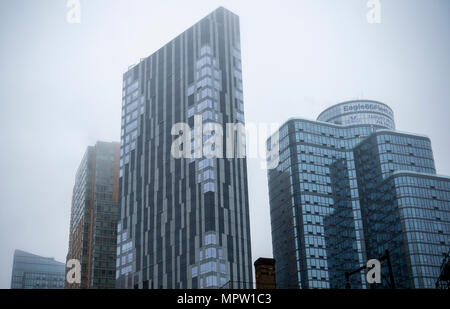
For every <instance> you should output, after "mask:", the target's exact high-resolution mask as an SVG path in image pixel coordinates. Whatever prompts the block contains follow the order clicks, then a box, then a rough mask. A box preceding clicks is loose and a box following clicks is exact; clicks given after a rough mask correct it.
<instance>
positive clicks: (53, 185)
mask: <svg viewBox="0 0 450 309" xmlns="http://www.w3.org/2000/svg"><path fill="white" fill-rule="evenodd" d="M366 4H367V0H339V1H336V0H303V1H301V0H279V1H266V0H226V1H225V0H224V1H216V0H189V1H186V0H177V1H175V0H164V1H162V0H158V1H156V0H89V1H87V0H84V1H83V0H81V24H68V23H67V21H66V14H67V9H66V0H39V1H37V0H0V90H1V91H0V104H1V112H0V126H1V128H0V129H1V130H0V136H1V141H2V142H1V145H2V146H1V147H2V148H1V152H0V172H1V176H0V193H1V195H0V198H1V199H0V248H1V249H0V288H9V287H10V281H11V268H12V260H13V253H14V249H22V250H25V251H29V252H31V253H34V254H39V255H43V256H51V257H55V258H56V259H57V260H59V261H65V256H66V254H67V248H68V236H69V219H70V207H71V197H72V188H73V184H74V178H75V171H76V169H77V167H78V165H79V163H80V161H81V159H82V156H83V153H84V151H85V150H86V147H87V146H88V145H93V144H95V142H96V141H97V140H103V141H119V140H120V117H121V95H122V93H121V92H122V74H123V73H124V72H125V71H126V70H127V68H128V67H129V66H130V65H132V64H135V63H138V62H139V59H140V58H144V57H147V56H149V55H150V54H152V53H153V52H155V51H156V50H158V49H159V48H160V47H162V46H163V45H164V44H166V43H167V42H169V41H170V40H172V39H173V38H175V37H176V36H177V35H178V34H180V33H181V32H183V31H184V30H186V29H187V28H189V27H190V26H192V25H193V24H194V23H196V22H197V21H199V20H200V19H201V18H203V17H204V16H206V15H207V14H209V13H210V12H211V11H213V10H214V9H216V8H217V7H219V6H224V7H226V8H227V9H229V10H231V11H233V12H234V13H236V14H238V15H239V16H240V19H241V46H242V69H243V83H244V105H245V116H246V121H247V122H250V121H252V122H257V121H260V122H277V123H280V124H281V123H283V122H285V121H286V120H287V119H288V118H290V117H303V118H309V119H315V118H316V117H317V116H318V114H319V113H320V112H321V111H322V110H324V109H325V108H326V107H328V106H330V105H332V104H335V103H338V102H341V101H345V100H350V99H374V100H380V101H382V102H384V103H386V104H388V105H389V106H390V107H391V108H392V109H393V110H394V112H395V119H396V125H397V129H399V130H401V131H407V132H413V133H420V134H425V135H427V136H429V137H430V138H431V140H432V146H433V150H434V156H435V160H436V167H437V170H438V173H439V174H444V175H450V161H449V159H448V158H449V156H450V146H449V137H448V135H449V133H450V124H449V116H450V102H449V97H450V83H449V81H450V78H449V74H450V61H449V55H450V51H449V47H450V1H448V0H388V1H387V0H381V4H382V11H381V13H382V14H381V24H368V23H367V21H366V14H367V12H368V8H367V7H366ZM248 177H249V200H250V220H251V232H252V259H253V260H255V259H257V258H258V257H261V256H264V257H271V256H272V245H271V233H270V217H269V202H268V190H267V177H266V171H265V170H261V169H260V165H259V161H257V160H250V161H249V170H248Z"/></svg>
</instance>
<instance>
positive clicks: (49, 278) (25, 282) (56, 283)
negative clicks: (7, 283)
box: [11, 250, 66, 289]
mask: <svg viewBox="0 0 450 309" xmlns="http://www.w3.org/2000/svg"><path fill="white" fill-rule="evenodd" d="M65 273H66V265H65V264H64V263H61V262H58V261H55V259H54V258H47V257H42V256H39V255H35V254H31V253H28V252H25V251H22V250H16V251H15V252H14V262H13V269H12V278H11V289H63V288H64V282H65Z"/></svg>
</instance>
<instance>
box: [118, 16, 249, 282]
mask: <svg viewBox="0 0 450 309" xmlns="http://www.w3.org/2000/svg"><path fill="white" fill-rule="evenodd" d="M240 48H241V47H240V30H239V17H238V16H237V15H235V14H233V13H232V12H230V11H228V10H226V9H224V8H219V9H217V10H215V11H214V12H212V13H211V14H210V15H208V16H207V17H205V18H203V19H202V20H201V21H199V22H198V23H197V24H195V25H194V26H192V27H191V28H189V29H188V30H187V31H185V32H184V33H182V34H181V35H179V36H178V37H176V38H175V39H174V40H172V41H171V42H169V43H168V44H166V45H165V46H163V47H162V48H161V49H159V50H158V51H157V52H155V53H154V54H152V55H151V56H149V57H147V58H145V59H142V60H141V61H140V63H139V64H137V65H135V66H134V67H132V68H130V69H129V70H128V71H127V72H126V73H125V74H124V76H123V102H122V132H121V133H122V135H121V149H120V157H121V159H120V221H119V224H118V230H117V231H118V245H117V274H116V278H117V286H118V287H120V288H140V289H141V288H142V289H152V288H153V289H155V288H218V287H221V286H223V285H225V284H226V283H227V282H230V281H232V282H238V283H237V284H238V285H239V287H246V285H247V284H248V282H251V281H252V263H251V248H250V224H249V206H248V194H247V163H246V159H245V158H229V159H225V158H217V157H215V158H210V157H206V156H205V155H200V156H197V155H196V156H195V158H194V157H193V158H176V157H174V156H172V153H171V150H172V143H173V141H174V140H175V139H176V138H177V137H178V136H177V134H178V131H177V130H173V127H174V125H175V124H177V123H185V124H187V125H188V126H189V128H190V130H192V132H193V131H194V126H196V127H197V128H199V130H202V128H203V136H202V137H201V139H203V142H205V144H206V140H207V139H208V138H210V137H211V136H213V135H215V134H216V132H212V131H211V130H209V131H208V130H207V128H208V124H209V123H218V124H220V126H222V127H223V128H224V129H223V131H224V134H223V141H224V143H223V148H224V149H223V150H224V153H225V152H226V147H227V146H228V145H227V143H226V140H227V137H228V133H227V132H226V130H225V124H227V123H233V124H236V123H239V124H244V110H243V93H242V71H241V52H240ZM199 116H201V117H202V119H201V121H200V120H198V117H199ZM196 131H197V129H196ZM193 133H194V132H193ZM197 133H198V132H195V134H197ZM172 134H174V135H172ZM184 134H186V132H184ZM192 135H193V134H192ZM189 142H191V143H192V146H193V148H195V150H192V152H193V153H198V152H197V151H198V150H199V149H200V151H201V147H202V140H200V142H198V140H197V141H195V139H194V138H192V139H191V140H189V141H188V143H189ZM183 146H184V147H186V145H183ZM214 146H215V144H214V145H213V147H214ZM213 147H212V148H213Z"/></svg>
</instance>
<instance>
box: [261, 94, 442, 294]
mask: <svg viewBox="0 0 450 309" xmlns="http://www.w3.org/2000/svg"><path fill="white" fill-rule="evenodd" d="M385 136H389V138H388V137H385ZM379 139H380V140H379ZM381 140H383V141H384V140H389V142H388V144H389V143H391V144H390V147H392V148H390V147H388V146H386V145H385V144H384V142H382V141H381ZM272 143H273V141H272V140H271V139H269V140H268V147H269V149H270V147H271V144H272ZM278 145H279V157H280V164H279V166H278V167H277V169H274V170H269V172H268V180H269V194H270V207H271V221H272V242H273V252H274V258H275V260H276V272H277V286H278V287H279V288H344V287H345V272H347V271H349V272H350V271H353V270H356V269H358V268H359V267H361V266H364V265H366V263H367V261H368V260H369V259H373V258H380V257H381V256H382V255H383V254H384V250H386V249H388V250H390V251H391V254H392V255H393V257H391V259H393V264H394V272H395V280H396V283H397V286H400V287H417V288H423V287H433V286H434V285H433V284H434V283H433V284H432V280H433V278H435V277H436V278H435V279H437V277H438V273H439V266H440V262H439V261H438V260H442V257H443V255H442V254H443V253H447V252H448V249H449V240H448V239H449V235H450V228H449V221H450V209H449V205H450V197H449V195H448V194H449V191H450V182H449V180H448V178H446V177H441V176H437V175H436V172H435V168H434V161H433V156H432V151H431V144H430V142H429V140H428V139H427V138H425V137H422V136H418V135H413V134H405V133H400V132H397V131H395V124H394V118H393V112H392V110H391V109H390V108H389V107H388V106H387V105H385V104H383V103H380V102H376V101H350V102H344V103H341V104H338V105H335V106H333V107H330V108H329V109H327V110H325V111H324V112H323V113H322V114H321V115H320V116H319V118H318V121H310V120H306V119H291V120H289V121H288V122H286V123H285V124H284V125H282V126H281V127H280V129H279V144H278ZM377 147H378V148H377ZM413 179H414V180H413ZM405 182H406V183H407V184H405ZM413 183H414V185H412V184H413ZM404 186H409V188H407V189H405V188H402V187H404ZM412 192H414V193H412ZM432 192H433V193H432ZM411 194H413V195H414V194H415V196H413V195H411ZM413 197H414V198H413ZM381 202H382V203H384V204H383V207H381ZM403 213H405V214H403ZM421 216H424V217H423V218H421ZM425 218H426V219H425ZM387 219H389V220H387ZM383 220H385V221H383ZM386 220H387V221H386ZM383 222H384V223H383ZM387 222H390V223H389V224H390V225H389V229H388V228H386V224H387ZM416 232H417V233H416ZM418 238H420V239H421V241H418ZM426 252H428V253H426ZM430 252H433V253H430ZM383 274H384V275H385V276H386V270H385V269H384V268H383ZM387 281H388V280H384V281H383V282H384V283H386V282H387ZM350 283H351V286H352V287H355V288H366V287H368V285H367V282H366V278H365V273H364V272H361V273H360V274H359V275H358V274H356V275H354V276H352V277H351V282H350Z"/></svg>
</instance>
